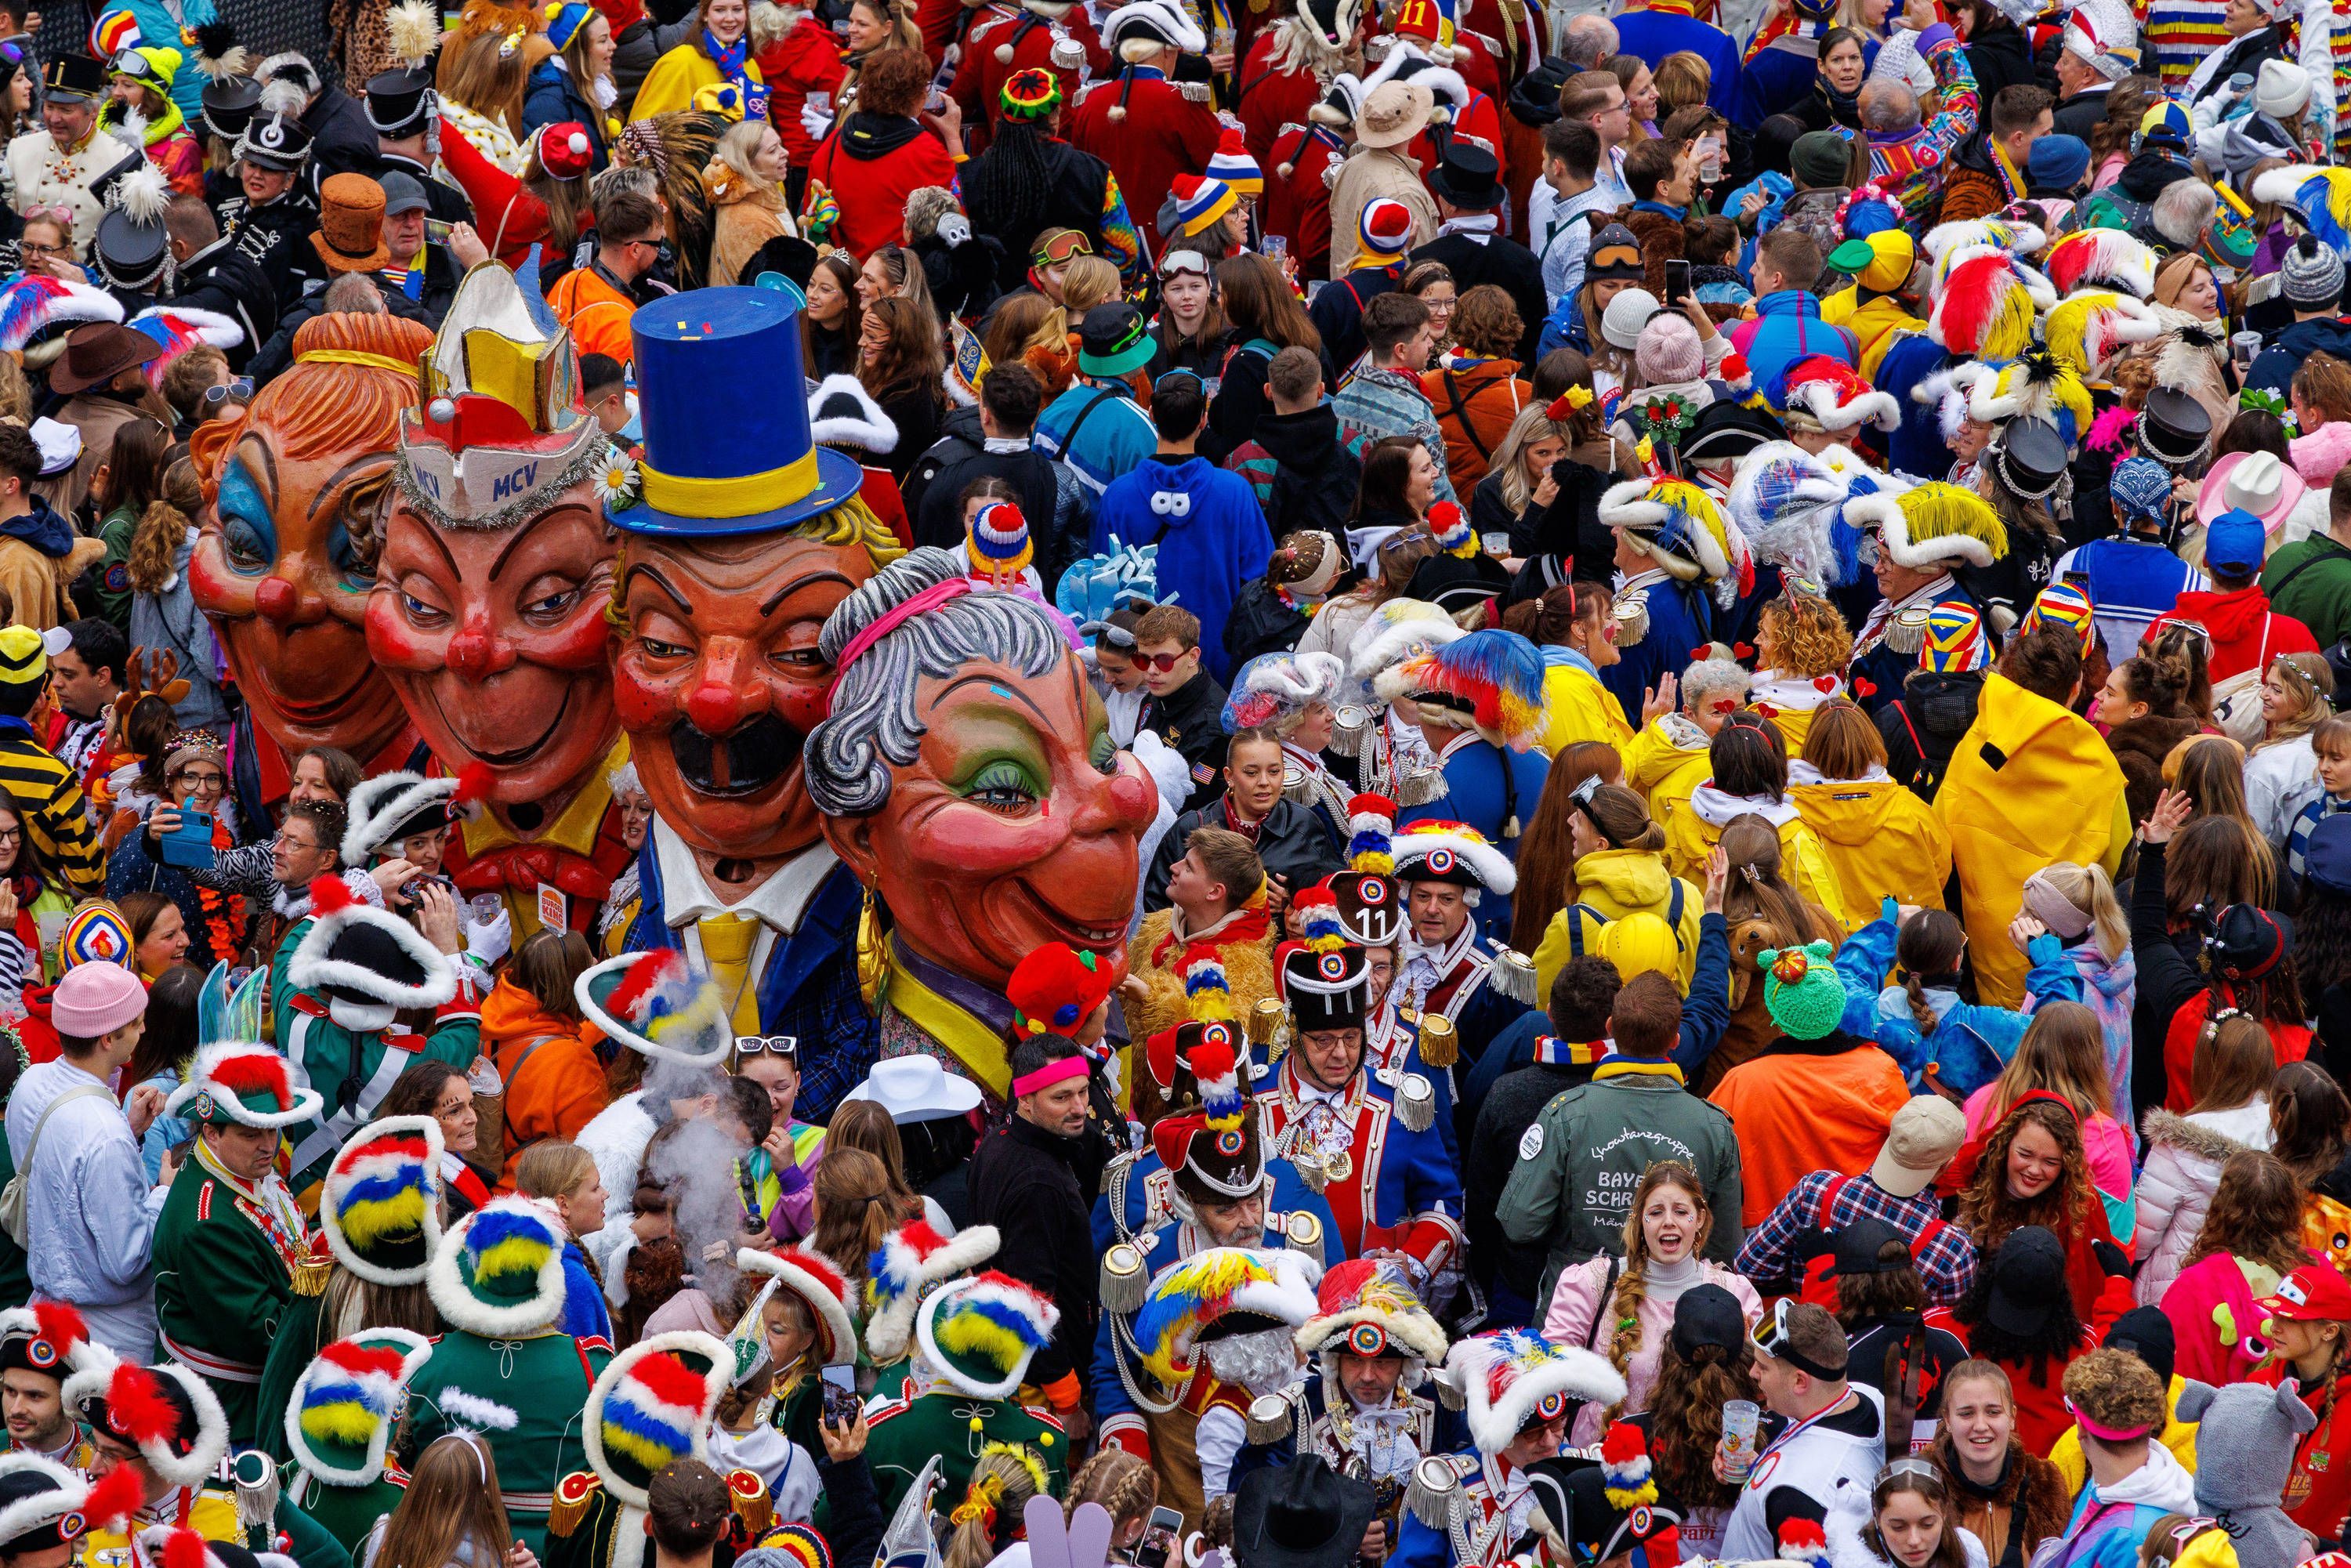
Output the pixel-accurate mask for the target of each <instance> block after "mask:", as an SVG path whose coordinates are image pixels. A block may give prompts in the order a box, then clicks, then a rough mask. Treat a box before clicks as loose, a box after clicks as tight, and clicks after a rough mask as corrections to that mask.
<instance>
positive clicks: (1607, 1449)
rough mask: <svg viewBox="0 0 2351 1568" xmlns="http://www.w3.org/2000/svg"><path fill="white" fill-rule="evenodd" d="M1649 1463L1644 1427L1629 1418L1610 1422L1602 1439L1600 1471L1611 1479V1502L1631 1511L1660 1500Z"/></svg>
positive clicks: (1604, 1476)
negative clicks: (1628, 1419)
mask: <svg viewBox="0 0 2351 1568" xmlns="http://www.w3.org/2000/svg"><path fill="white" fill-rule="evenodd" d="M1652 1469H1653V1467H1652V1466H1651V1465H1650V1463H1649V1446H1648V1444H1647V1442H1646V1441H1645V1440H1644V1439H1643V1437H1642V1436H1641V1429H1640V1428H1639V1427H1635V1426H1633V1425H1631V1424H1629V1423H1627V1422H1624V1421H1617V1422H1613V1423H1611V1424H1610V1426H1609V1427H1608V1435H1607V1436H1606V1437H1603V1438H1602V1439H1601V1440H1600V1474H1601V1479H1603V1480H1604V1481H1605V1482H1606V1483H1607V1485H1606V1488H1605V1490H1606V1493H1607V1497H1608V1501H1609V1505H1610V1506H1611V1507H1614V1508H1619V1509H1623V1510H1625V1511H1626V1512H1630V1511H1633V1510H1634V1509H1636V1508H1638V1507H1640V1506H1641V1505H1642V1504H1644V1503H1652V1502H1655V1501H1656V1500H1657V1482H1656V1476H1655V1475H1654V1474H1653V1473H1652Z"/></svg>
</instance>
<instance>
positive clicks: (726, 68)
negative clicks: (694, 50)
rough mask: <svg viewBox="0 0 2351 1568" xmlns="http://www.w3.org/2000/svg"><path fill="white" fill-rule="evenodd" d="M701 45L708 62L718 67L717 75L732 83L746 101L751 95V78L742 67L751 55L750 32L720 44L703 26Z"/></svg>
mask: <svg viewBox="0 0 2351 1568" xmlns="http://www.w3.org/2000/svg"><path fill="white" fill-rule="evenodd" d="M701 45H702V52H703V53H704V54H705V55H707V56H709V57H710V63H711V64H712V65H714V66H716V67H717V68H718V74H719V76H721V77H722V78H725V79H726V80H727V81H730V82H732V83H734V84H735V88H736V90H737V91H738V92H740V93H741V94H742V95H743V97H744V99H745V101H748V100H749V99H750V97H751V78H749V77H748V76H747V75H746V74H745V73H744V65H745V63H746V62H747V61H748V60H749V59H750V57H751V35H750V33H749V32H748V31H746V32H745V33H744V35H743V36H742V37H739V38H737V39H736V40H735V41H734V43H732V44H722V43H720V42H719V41H718V40H717V38H716V37H713V36H712V34H711V31H710V29H709V28H707V27H705V28H703V29H702V39H701Z"/></svg>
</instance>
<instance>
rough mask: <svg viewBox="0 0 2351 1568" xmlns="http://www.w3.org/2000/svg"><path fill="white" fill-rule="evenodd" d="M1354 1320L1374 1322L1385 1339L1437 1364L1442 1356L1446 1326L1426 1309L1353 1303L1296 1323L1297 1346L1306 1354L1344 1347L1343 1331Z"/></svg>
mask: <svg viewBox="0 0 2351 1568" xmlns="http://www.w3.org/2000/svg"><path fill="white" fill-rule="evenodd" d="M1357 1323H1377V1324H1378V1325H1379V1326H1380V1332H1381V1333H1384V1334H1385V1335H1387V1338H1388V1343H1390V1344H1392V1345H1400V1346H1402V1347H1403V1348H1404V1349H1405V1350H1407V1351H1410V1352H1411V1353H1412V1354H1414V1355H1416V1356H1418V1357H1419V1358H1420V1359H1421V1361H1422V1362H1424V1363H1425V1364H1427V1365H1430V1366H1436V1365H1438V1364H1441V1363H1443V1361H1444V1360H1445V1351H1446V1345H1447V1340H1446V1338H1445V1330H1444V1329H1443V1328H1442V1327H1441V1326H1439V1325H1438V1323H1437V1320H1436V1319H1435V1318H1433V1317H1431V1316H1429V1314H1428V1313H1427V1312H1389V1311H1388V1310H1387V1309H1386V1308H1384V1307H1372V1306H1362V1305H1357V1306H1353V1307H1348V1308H1345V1309H1344V1310H1343V1311H1340V1312H1332V1314H1331V1315H1330V1316H1329V1317H1327V1318H1320V1317H1318V1318H1309V1319H1307V1320H1306V1322H1304V1323H1302V1324H1301V1325H1300V1326H1299V1330H1298V1336H1297V1338H1298V1348H1299V1349H1300V1350H1301V1351H1302V1352H1304V1353H1305V1354H1308V1355H1313V1354H1317V1353H1318V1352H1322V1353H1330V1352H1337V1351H1343V1350H1345V1349H1346V1348H1347V1347H1346V1345H1345V1343H1343V1341H1344V1339H1345V1336H1346V1333H1347V1331H1348V1330H1349V1329H1351V1328H1353V1327H1354V1326H1355V1325H1356V1324H1357Z"/></svg>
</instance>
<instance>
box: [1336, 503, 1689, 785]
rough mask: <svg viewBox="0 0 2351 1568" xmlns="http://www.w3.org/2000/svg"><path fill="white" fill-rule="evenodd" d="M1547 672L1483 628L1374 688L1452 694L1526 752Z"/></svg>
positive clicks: (1538, 719)
mask: <svg viewBox="0 0 2351 1568" xmlns="http://www.w3.org/2000/svg"><path fill="white" fill-rule="evenodd" d="M1711 505H1712V503H1711V502H1709V503H1708V506H1711ZM1547 670H1548V667H1547V666H1546V665H1545V664H1543V656H1542V652H1541V650H1540V649H1538V648H1537V647H1536V646H1535V645H1534V644H1533V643H1530V642H1528V641H1527V640H1526V639H1525V638H1524V637H1521V636H1520V635H1519V634H1518V633H1517V632H1502V631H1495V630H1487V631H1482V632H1469V633H1468V635H1466V636H1464V637H1462V638H1460V639H1459V640H1458V641H1456V642H1452V643H1447V644H1446V645H1445V646H1444V647H1442V648H1432V649H1430V650H1429V651H1428V652H1427V653H1423V654H1421V655H1420V656H1419V657H1418V658H1416V659H1408V660H1406V661H1405V663H1404V664H1400V665H1398V666H1397V667H1396V668H1395V669H1393V670H1390V671H1388V672H1387V673H1385V674H1383V675H1381V676H1380V678H1379V682H1378V685H1377V686H1376V688H1375V689H1376V690H1377V691H1378V692H1379V695H1381V696H1383V697H1384V698H1386V699H1387V700H1388V701H1390V702H1394V701H1395V700H1396V699H1397V698H1399V697H1406V696H1410V697H1421V696H1423V695H1424V694H1435V695H1437V696H1438V697H1439V698H1446V697H1449V698H1452V699H1453V700H1454V703H1455V704H1457V705H1458V706H1461V707H1464V708H1466V709H1467V711H1468V716H1469V719H1470V722H1471V723H1472V724H1474V725H1475V726H1476V727H1477V729H1478V732H1479V734H1480V735H1482V736H1484V737H1486V738H1487V739H1489V740H1490V741H1492V742H1494V744H1496V745H1497V746H1507V747H1510V748H1511V749H1512V750H1515V751H1525V750H1527V749H1528V748H1530V747H1532V746H1534V745H1535V743H1536V742H1538V741H1540V740H1541V738H1542V737H1543V729H1544V724H1545V720H1544V715H1543V677H1544V675H1545V674H1546V673H1547ZM1438 706H1444V705H1443V704H1442V703H1441V702H1440V704H1439V705H1438Z"/></svg>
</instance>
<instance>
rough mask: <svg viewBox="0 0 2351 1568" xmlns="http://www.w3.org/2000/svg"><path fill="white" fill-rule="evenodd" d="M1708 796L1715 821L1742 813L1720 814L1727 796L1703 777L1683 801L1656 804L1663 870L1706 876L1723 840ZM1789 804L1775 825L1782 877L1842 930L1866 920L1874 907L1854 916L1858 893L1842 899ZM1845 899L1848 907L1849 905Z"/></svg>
mask: <svg viewBox="0 0 2351 1568" xmlns="http://www.w3.org/2000/svg"><path fill="white" fill-rule="evenodd" d="M1708 800H1711V801H1712V802H1713V803H1714V804H1713V810H1712V814H1713V815H1714V816H1715V817H1716V818H1717V819H1718V820H1719V821H1722V822H1728V821H1729V820H1730V817H1731V816H1737V815H1739V814H1740V811H1738V810H1733V811H1731V812H1730V813H1729V816H1725V815H1723V811H1724V810H1725V809H1726V803H1727V802H1728V801H1729V797H1727V796H1725V795H1723V794H1722V792H1721V791H1720V790H1719V789H1715V787H1714V785H1713V784H1712V783H1711V782H1709V781H1701V782H1700V783H1699V785H1698V788H1697V789H1693V790H1692V791H1691V792H1690V797H1689V799H1688V800H1677V801H1670V802H1668V801H1659V802H1658V804H1659V805H1660V806H1663V807H1665V808H1666V810H1665V811H1664V813H1663V814H1662V815H1660V816H1658V817H1657V825H1658V826H1660V827H1662V828H1664V829H1665V830H1666V866H1667V870H1669V871H1671V872H1672V873H1674V874H1675V875H1676V876H1678V877H1682V878H1684V879H1686V880H1687V881H1691V882H1697V883H1703V882H1704V879H1705V877H1706V862H1707V861H1708V858H1709V857H1711V856H1712V855H1713V853H1714V847H1715V845H1717V844H1719V843H1720V842H1721V841H1722V829H1721V828H1720V827H1719V826H1717V825H1716V823H1715V822H1710V821H1708V820H1707V813H1706V810H1705V807H1706V805H1707V802H1708ZM1789 805H1790V807H1791V808H1792V807H1793V805H1794V800H1793V799H1792V798H1791V800H1790V801H1789ZM1742 810H1755V814H1756V815H1757V816H1760V817H1767V818H1768V817H1771V816H1773V815H1774V814H1775V813H1773V812H1771V811H1765V810H1757V809H1754V808H1742ZM1775 825H1776V827H1777V828H1778V831H1779V834H1780V879H1781V880H1782V882H1785V883H1787V884H1788V885H1789V886H1790V887H1792V888H1793V889H1795V890H1796V896H1797V897H1798V898H1801V899H1802V900H1803V901H1804V902H1805V903H1807V904H1819V905H1820V906H1821V908H1822V909H1823V910H1824V911H1826V912H1827V914H1828V916H1829V918H1830V919H1832V920H1834V921H1835V922H1836V923H1837V924H1838V925H1839V926H1841V927H1843V928H1844V930H1847V931H1851V930H1853V929H1855V927H1857V926H1859V925H1864V924H1865V923H1866V922H1867V921H1868V920H1869V919H1870V918H1871V917H1872V916H1874V915H1876V908H1875V906H1871V907H1869V908H1867V909H1865V910H1864V912H1863V913H1862V914H1860V915H1857V916H1856V915H1855V914H1854V913H1853V910H1855V909H1862V908H1863V906H1862V904H1860V903H1859V902H1857V900H1858V898H1859V894H1856V895H1855V901H1848V900H1847V899H1846V898H1845V896H1844V884H1843V883H1840V882H1838V881H1837V874H1836V868H1835V867H1834V866H1833V865H1831V864H1830V862H1829V858H1828V856H1827V855H1825V854H1823V852H1822V851H1821V841H1820V840H1819V839H1818V838H1817V837H1816V836H1815V835H1814V834H1813V830H1812V828H1811V827H1810V826H1809V825H1807V824H1806V823H1805V821H1804V819H1803V818H1802V815H1801V814H1799V813H1798V812H1797V811H1796V810H1792V809H1791V810H1787V811H1786V812H1785V813H1784V816H1783V817H1782V820H1781V821H1778V822H1777V823H1776V824H1775ZM1849 902H1852V908H1851V909H1849V908H1848V907H1847V905H1848V903H1849Z"/></svg>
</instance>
